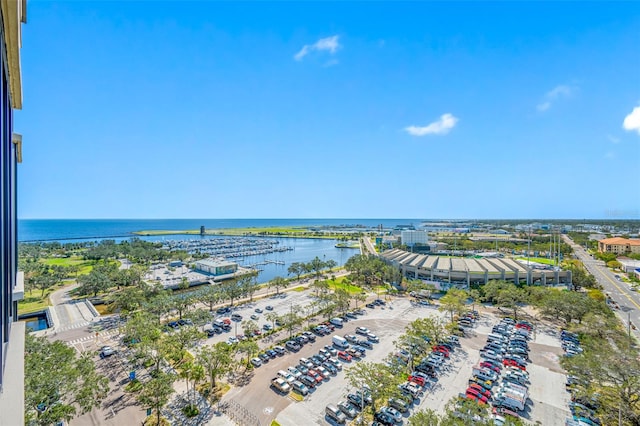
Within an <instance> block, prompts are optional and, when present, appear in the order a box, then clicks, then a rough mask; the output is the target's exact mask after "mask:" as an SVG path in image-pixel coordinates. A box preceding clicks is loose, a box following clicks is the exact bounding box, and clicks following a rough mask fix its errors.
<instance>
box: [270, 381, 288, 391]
mask: <svg viewBox="0 0 640 426" xmlns="http://www.w3.org/2000/svg"><path fill="white" fill-rule="evenodd" d="M271 386H273V387H274V388H275V389H276V390H278V391H280V392H282V393H288V392H289V391H290V390H291V386H290V385H289V383H287V381H286V380H284V379H282V378H280V377H276V378H274V379H272V380H271Z"/></svg>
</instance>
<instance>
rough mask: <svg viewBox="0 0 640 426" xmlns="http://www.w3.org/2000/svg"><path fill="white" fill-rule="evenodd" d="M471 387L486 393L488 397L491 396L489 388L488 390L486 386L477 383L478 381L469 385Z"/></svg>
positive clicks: (483, 393)
mask: <svg viewBox="0 0 640 426" xmlns="http://www.w3.org/2000/svg"><path fill="white" fill-rule="evenodd" d="M469 389H475V390H477V391H478V392H480V394H482V395H484V396H485V397H486V398H487V399H488V398H491V392H489V391H488V390H486V389H485V388H483V387H482V386H480V385H478V384H476V383H471V384H470V385H469Z"/></svg>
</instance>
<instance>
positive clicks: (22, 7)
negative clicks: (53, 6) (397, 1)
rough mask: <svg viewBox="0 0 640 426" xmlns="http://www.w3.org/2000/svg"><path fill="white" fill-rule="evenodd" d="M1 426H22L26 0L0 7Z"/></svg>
mask: <svg viewBox="0 0 640 426" xmlns="http://www.w3.org/2000/svg"><path fill="white" fill-rule="evenodd" d="M0 14H1V16H2V25H1V27H0V31H1V37H2V43H0V50H1V54H0V57H1V59H0V70H1V72H0V74H1V75H2V76H1V79H2V81H1V82H0V425H23V424H24V339H25V335H24V333H25V328H24V323H22V322H17V319H18V300H20V299H22V298H23V296H24V283H23V275H22V273H20V272H18V245H17V199H16V180H17V163H19V162H21V161H22V137H21V136H20V135H16V134H14V133H13V110H14V109H21V108H22V82H21V75H20V47H21V44H22V41H21V37H22V34H21V24H22V23H25V22H26V1H25V0H2V1H0Z"/></svg>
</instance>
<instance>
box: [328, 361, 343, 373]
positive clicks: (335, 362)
mask: <svg viewBox="0 0 640 426" xmlns="http://www.w3.org/2000/svg"><path fill="white" fill-rule="evenodd" d="M327 362H328V363H330V364H331V365H333V366H334V367H335V368H336V370H338V371H341V370H342V363H341V362H340V361H338V360H337V359H335V358H329V359H328V360H327Z"/></svg>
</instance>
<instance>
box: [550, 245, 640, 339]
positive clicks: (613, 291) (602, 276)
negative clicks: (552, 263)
mask: <svg viewBox="0 0 640 426" xmlns="http://www.w3.org/2000/svg"><path fill="white" fill-rule="evenodd" d="M562 238H563V239H564V241H565V242H566V243H567V244H569V245H570V246H571V248H572V249H573V253H574V255H575V257H577V258H578V259H579V260H580V261H582V263H583V264H584V266H585V267H586V268H587V270H588V271H589V272H590V273H591V275H593V276H594V277H595V279H596V281H598V283H599V284H600V285H602V288H603V289H604V291H605V293H607V294H608V295H609V297H610V298H611V300H613V301H614V302H615V304H616V305H617V306H619V309H615V311H616V312H617V314H618V316H619V317H620V318H621V319H622V322H623V323H624V324H625V325H626V326H627V327H629V326H630V324H631V325H635V326H636V327H637V326H638V325H640V295H638V293H636V292H634V291H632V290H631V287H630V286H629V285H628V284H627V283H625V282H622V281H620V280H618V279H616V277H615V274H614V273H613V272H611V271H610V270H609V268H607V266H606V265H605V263H604V262H603V261H601V260H597V259H594V258H593V257H591V255H590V254H589V253H587V251H586V250H585V249H584V247H582V246H580V245H578V244H576V243H575V242H573V240H572V239H571V238H569V237H568V236H567V235H563V236H562ZM631 333H632V335H633V336H634V337H635V338H636V339H638V340H640V330H637V329H635V330H634V329H633V326H631Z"/></svg>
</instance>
